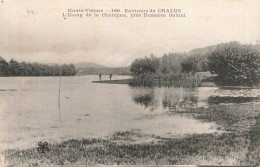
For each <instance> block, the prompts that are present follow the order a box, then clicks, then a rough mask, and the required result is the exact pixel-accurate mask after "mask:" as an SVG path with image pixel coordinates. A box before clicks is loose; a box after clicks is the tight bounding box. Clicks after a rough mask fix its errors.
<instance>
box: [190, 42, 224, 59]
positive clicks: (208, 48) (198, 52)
mask: <svg viewBox="0 0 260 167" xmlns="http://www.w3.org/2000/svg"><path fill="white" fill-rule="evenodd" d="M221 45H224V44H222V43H221V44H217V45H211V46H206V47H203V48H196V49H192V50H191V51H189V52H188V54H190V55H200V56H206V55H207V54H208V53H210V52H211V51H212V50H214V49H216V48H217V47H218V46H221Z"/></svg>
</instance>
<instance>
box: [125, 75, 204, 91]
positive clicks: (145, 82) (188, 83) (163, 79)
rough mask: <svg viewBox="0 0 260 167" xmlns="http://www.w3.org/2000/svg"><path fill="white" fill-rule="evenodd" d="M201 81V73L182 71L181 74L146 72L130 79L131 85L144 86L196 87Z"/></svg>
mask: <svg viewBox="0 0 260 167" xmlns="http://www.w3.org/2000/svg"><path fill="white" fill-rule="evenodd" d="M200 83H201V76H200V75H199V74H194V75H193V74H190V73H181V74H168V75H159V74H149V73H144V74H140V75H138V76H134V77H133V79H132V80H130V82H129V85H130V86H144V87H155V86H158V87H161V86H163V87H184V88H194V87H198V86H199V85H200Z"/></svg>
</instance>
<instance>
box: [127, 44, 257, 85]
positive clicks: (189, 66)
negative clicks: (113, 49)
mask: <svg viewBox="0 0 260 167" xmlns="http://www.w3.org/2000/svg"><path fill="white" fill-rule="evenodd" d="M130 71H131V73H132V75H133V77H134V78H137V77H139V78H140V76H143V75H144V74H149V75H157V76H166V75H167V76H171V75H176V74H183V73H190V74H192V75H195V74H196V73H198V72H206V71H210V73H211V74H216V77H215V79H214V80H215V82H216V83H218V84H220V85H226V86H233V85H234V86H238V85H243V86H257V87H258V86H259V83H260V46H259V45H243V44H240V43H238V42H230V43H225V44H220V45H217V47H216V48H215V49H212V50H210V51H208V52H207V53H206V54H188V53H169V54H164V56H163V57H161V58H158V57H156V56H154V55H150V57H145V58H139V59H136V60H135V61H133V63H132V64H131V68H130Z"/></svg>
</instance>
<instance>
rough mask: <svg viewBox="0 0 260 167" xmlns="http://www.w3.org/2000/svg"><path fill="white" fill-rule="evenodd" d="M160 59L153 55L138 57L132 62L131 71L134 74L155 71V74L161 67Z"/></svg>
mask: <svg viewBox="0 0 260 167" xmlns="http://www.w3.org/2000/svg"><path fill="white" fill-rule="evenodd" d="M159 65H160V63H159V59H158V58H156V57H155V56H153V55H150V57H149V58H148V57H145V58H140V59H136V60H135V61H134V62H133V63H132V64H131V68H130V71H131V72H132V74H133V75H134V76H138V75H140V74H144V73H153V74H155V73H156V72H157V70H158V68H159Z"/></svg>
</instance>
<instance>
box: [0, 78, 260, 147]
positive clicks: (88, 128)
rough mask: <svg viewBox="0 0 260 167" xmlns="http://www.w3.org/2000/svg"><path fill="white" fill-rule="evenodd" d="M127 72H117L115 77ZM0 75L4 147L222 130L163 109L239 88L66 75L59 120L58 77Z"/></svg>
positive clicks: (180, 107)
mask: <svg viewBox="0 0 260 167" xmlns="http://www.w3.org/2000/svg"><path fill="white" fill-rule="evenodd" d="M103 77H106V76H103ZM127 78H129V76H113V79H127ZM0 80H1V82H0V97H1V101H0V102H1V105H0V107H1V108H0V110H1V149H8V148H19V149H21V148H30V147H35V146H37V143H38V142H39V141H47V142H49V143H55V142H60V141H64V140H68V139H82V138H95V137H98V138H106V137H107V136H111V135H113V134H114V133H115V132H118V131H128V130H138V131H139V132H141V133H142V134H146V135H148V136H149V135H150V136H151V138H150V140H153V137H152V136H160V137H183V136H185V135H187V134H194V133H197V134H201V133H221V132H220V131H218V130H217V128H218V127H217V126H216V124H215V123H214V122H212V123H203V122H200V121H198V120H195V119H193V118H189V117H185V116H182V115H178V114H171V115H169V114H165V113H167V112H173V113H174V111H177V110H185V109H189V108H197V107H207V106H208V105H211V104H210V103H209V102H208V99H209V97H218V96H221V95H223V94H225V93H228V95H230V94H232V95H235V94H236V93H238V94H239V93H240V94H241V92H239V91H236V90H235V93H234V91H233V92H232V90H226V91H224V90H222V89H220V88H197V89H193V90H191V89H183V88H140V87H139V88H136V87H135V88H133V87H130V86H128V85H123V84H121V85H120V84H100V83H92V82H91V81H93V80H98V76H74V77H62V79H61V90H60V92H61V97H60V104H61V110H60V111H61V124H60V117H59V108H58V94H59V93H58V92H59V77H2V78H0ZM223 92H224V93H223ZM258 92H259V91H258V90H253V89H252V90H247V91H246V94H249V95H248V96H250V97H257V96H258V95H257V93H258ZM242 93H244V94H245V92H244V91H242ZM241 96H244V95H241ZM140 142H143V141H142V140H141V139H140Z"/></svg>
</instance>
